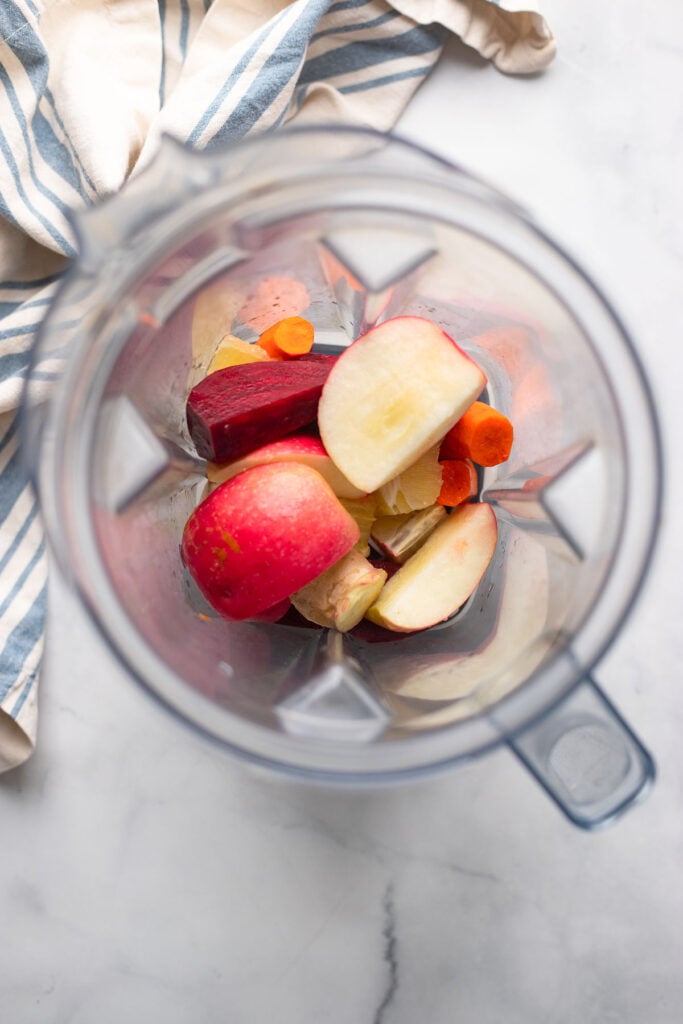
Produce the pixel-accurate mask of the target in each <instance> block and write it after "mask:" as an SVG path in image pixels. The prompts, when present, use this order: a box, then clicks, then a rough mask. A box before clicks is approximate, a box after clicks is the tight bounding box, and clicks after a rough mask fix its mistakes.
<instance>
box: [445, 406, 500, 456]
mask: <svg viewBox="0 0 683 1024" xmlns="http://www.w3.org/2000/svg"><path fill="white" fill-rule="evenodd" d="M512 437H513V431H512V423H511V422H510V420H509V419H508V418H507V416H504V415H503V413H502V412H498V410H497V409H492V408H491V406H490V405H486V403H485V402H473V403H472V405H471V406H470V407H469V409H468V410H467V412H466V413H465V414H464V415H463V416H461V417H460V419H459V420H458V422H457V423H456V424H455V426H454V427H451V429H450V430H449V431H448V433H447V434H446V436H445V437H444V439H443V441H442V442H441V449H440V451H439V458H440V459H472V461H473V462H476V463H478V464H479V465H480V466H497V465H498V464H499V463H501V462H505V460H506V459H507V458H509V455H510V451H511V449H512Z"/></svg>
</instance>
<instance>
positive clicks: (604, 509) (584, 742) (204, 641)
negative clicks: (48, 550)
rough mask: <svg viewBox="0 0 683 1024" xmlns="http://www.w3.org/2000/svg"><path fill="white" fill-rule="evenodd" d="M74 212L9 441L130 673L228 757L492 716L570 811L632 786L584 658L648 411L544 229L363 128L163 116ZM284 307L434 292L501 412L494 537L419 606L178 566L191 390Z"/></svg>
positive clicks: (372, 741)
mask: <svg viewBox="0 0 683 1024" xmlns="http://www.w3.org/2000/svg"><path fill="white" fill-rule="evenodd" d="M76 223H77V230H78V233H79V237H80V257H79V259H78V260H77V262H76V263H75V265H74V266H73V267H72V268H71V269H70V270H69V272H68V273H67V275H66V277H65V278H64V280H63V283H62V285H61V290H60V292H59V294H58V296H57V298H56V300H55V302H54V304H53V306H52V308H51V310H50V312H49V315H48V317H47V319H46V321H45V324H44V327H43V330H42V333H41V336H40V339H39V342H38V344H37V347H36V350H35V353H34V361H33V366H32V371H31V375H30V379H29V382H28V385H27V389H26V395H25V402H24V428H25V441H26V447H27V451H28V455H29V460H30V462H31V465H32V467H33V470H34V478H35V483H36V486H37V489H38V492H39V495H40V500H41V504H42V508H43V512H44V516H45V520H46V524H47V529H48V534H49V537H50V539H51V543H52V548H53V551H54V553H55V555H56V556H57V559H58V560H59V562H60V564H61V568H62V570H63V572H64V573H65V574H66V576H67V578H68V579H69V580H70V582H71V583H72V585H73V586H74V587H75V588H76V589H77V591H78V593H79V594H80V596H81V598H82V600H83V601H84V603H85V605H86V606H87V608H88V609H89V611H90V614H91V616H92V618H93V621H94V622H95V623H96V624H97V626H98V627H99V629H100V630H101V631H102V633H103V635H104V636H105V638H106V639H107V641H108V642H109V644H110V645H111V647H112V649H113V650H114V652H115V653H116V655H117V656H118V658H119V659H120V660H121V661H122V662H123V663H124V665H125V666H126V667H127V669H128V671H129V672H130V674H131V676H133V677H134V678H136V679H138V680H139V681H140V682H141V683H142V684H143V685H144V686H145V687H146V688H147V690H148V691H150V692H151V693H152V694H153V695H155V696H156V697H157V698H158V699H159V700H160V701H161V702H162V703H163V704H164V705H165V706H166V707H167V708H170V709H172V710H173V711H174V712H176V713H177V714H178V715H179V716H180V717H181V718H182V719H183V720H185V721H186V722H189V723H191V724H192V725H194V726H195V727H197V728H198V729H199V730H201V731H202V732H203V733H204V734H205V735H206V736H207V737H211V738H213V739H215V740H217V741H219V742H220V743H221V745H223V746H224V747H225V748H227V749H229V750H230V751H231V752H232V753H234V754H236V755H237V756H238V757H239V758H241V759H243V760H247V761H250V762H255V763H258V764H261V765H265V766H269V767H272V768H275V769H280V770H282V771H284V772H288V773H294V774H298V775H302V776H307V777H310V778H313V779H317V780H319V781H329V782H353V783H361V782H372V781H386V780H398V779H400V778H402V777H407V776H414V775H417V774H421V773H424V772H426V771H428V770H432V769H435V768H437V767H441V766H449V765H453V764H455V763H456V762H458V761H459V760H461V759H465V758H469V757H471V756H473V755H475V754H479V753H482V752H484V751H486V750H488V749H490V748H492V747H493V746H494V745H496V744H500V743H506V744H507V745H508V746H509V747H510V749H511V750H512V751H514V753H515V754H516V755H517V756H518V757H519V758H520V759H521V760H522V761H523V762H524V764H525V765H526V766H527V767H528V768H529V769H530V770H531V771H532V772H533V773H534V775H535V776H536V778H537V779H538V780H539V781H540V782H541V783H542V785H543V786H544V787H545V788H546V790H547V791H548V793H549V794H550V795H551V796H552V797H553V798H554V800H555V801H556V802H557V804H558V805H559V806H560V807H561V808H562V810H563V811H564V812H565V813H566V814H567V815H568V816H569V818H570V819H571V820H572V821H573V822H575V823H576V824H577V825H580V826H582V827H586V828H592V827H595V826H597V825H600V824H602V823H605V822H607V821H609V820H611V819H613V818H614V817H616V816H617V815H618V814H619V813H620V812H621V811H622V810H623V809H625V808H626V807H627V806H628V805H629V804H630V803H632V802H633V801H634V800H635V799H636V798H637V797H639V796H640V795H641V794H642V793H644V792H645V790H646V789H647V787H648V784H649V783H650V781H651V780H652V778H653V776H654V767H653V763H652V760H651V758H650V757H649V755H648V753H647V752H646V751H645V750H644V748H643V747H642V745H641V744H640V742H639V741H638V740H637V738H636V737H635V736H634V735H633V733H632V732H631V730H630V729H629V727H628V726H627V725H626V723H625V722H624V721H623V720H622V719H621V718H620V716H619V715H618V713H617V712H616V710H615V709H614V708H613V707H612V705H611V704H610V702H609V701H608V700H607V698H606V697H605V696H604V695H603V694H602V693H601V691H600V690H599V689H598V687H597V686H596V685H595V683H594V682H593V681H592V679H591V677H590V672H591V670H592V668H593V666H594V665H595V663H596V662H597V660H598V659H599V658H600V656H601V655H602V654H603V653H604V651H605V649H606V647H607V646H608V644H609V643H610V641H611V640H612V639H613V638H614V636H615V635H616V634H617V632H618V631H619V629H620V628H621V626H622V623H623V620H624V617H625V615H626V613H627V611H628V609H629V607H630V606H631V604H632V602H633V600H634V597H635V596H636V594H637V591H638V588H639V586H640V583H641V579H642V576H643V573H644V571H645V569H646V567H647V563H648V561H649V557H650V553H651V548H652V544H653V538H654V536H655V532H656V527H657V517H658V509H659V502H660V486H661V483H660V481H661V469H660V454H659V453H660V449H659V443H658V434H657V426H656V422H655V418H654V414H653V409H652V403H651V400H650V396H649V392H648V388H647V385H646V383H645V380H644V378H643V373H642V370H641V368H640V366H639V364H638V361H637V358H636V356H635V354H634V351H633V349H632V348H631V345H630V343H629V340H628V338H627V336H626V334H625V332H624V329H623V327H622V326H621V325H620V323H619V321H618V319H617V318H616V317H615V315H614V313H613V311H612V310H611V309H610V308H609V306H608V305H607V303H606V302H605V300H604V299H603V298H602V297H601V296H600V295H599V293H598V292H597V291H596V289H595V287H594V286H593V285H592V284H591V282H590V281H589V280H588V279H587V277H586V276H585V275H584V274H583V273H582V272H581V271H580V270H579V269H578V268H577V267H576V265H575V264H574V263H573V262H572V261H571V260H570V259H569V258H568V257H567V255H566V254H565V253H563V252H562V251H561V250H560V249H559V248H558V247H557V246H556V245H554V244H553V243H552V242H551V241H550V240H548V239H547V238H546V237H545V236H544V235H543V234H542V233H541V232H540V231H539V230H538V228H536V227H535V226H534V225H533V224H532V223H531V222H530V221H529V219H528V217H527V216H526V215H525V213H524V212H523V211H522V210H520V209H519V208H518V207H516V206H515V205H513V204H512V203H511V202H510V201H509V200H508V199H507V198H505V197H504V196H502V195H500V194H499V193H498V192H496V191H495V190H494V189H492V188H490V187H488V186H487V185H485V184H483V183H482V182H480V181H478V180H475V179H473V178H472V177H471V176H470V175H468V174H467V173H465V172H464V171H463V170H461V169H459V168H457V167H454V166H453V165H451V164H448V163H446V162H445V161H443V160H441V159H438V158H437V157H435V156H432V155H430V154H428V153H426V152H424V151H422V150H421V149H419V148H417V147H415V146H413V145H409V144H408V143H406V142H404V141H401V140H399V139H397V138H394V137H391V136H385V135H380V134H377V133H374V132H371V131H365V130H362V129H338V128H335V129H331V128H306V129H301V130H290V131H283V132H280V133H275V134H274V135H269V136H265V137H258V138H254V139H249V140H247V141H243V142H240V143H239V144H236V145H234V146H231V147H228V148H225V149H221V150H213V151H211V152H206V153H201V154H197V153H193V152H190V151H189V150H186V149H185V148H183V147H182V146H180V145H179V144H177V143H174V142H173V141H171V140H170V139H165V140H164V141H163V144H162V147H161V151H160V153H159V155H158V156H157V158H156V160H155V162H154V163H153V164H152V165H151V166H150V167H149V168H148V169H146V170H145V171H144V172H143V173H142V174H141V175H140V176H139V177H138V178H137V179H136V180H135V181H134V182H132V183H131V184H130V185H129V186H128V187H127V188H126V189H125V190H124V192H123V193H122V194H121V195H119V196H118V197H116V198H113V199H111V200H109V201H107V202H105V203H104V204H102V205H101V206H99V207H96V208H94V209H92V210H89V211H87V212H86V213H84V214H81V215H79V216H78V218H77V222H76ZM296 314H299V315H303V316H305V317H306V318H307V319H309V320H310V321H312V323H313V324H314V326H315V338H316V350H318V351H322V352H339V351H341V350H343V349H344V348H345V347H346V346H348V345H349V344H350V343H351V342H353V340H354V339H355V338H357V337H358V336H359V335H361V334H362V333H364V332H365V331H367V330H368V329H369V328H370V327H372V326H373V325H375V324H378V323H380V322H382V321H383V320H386V319H388V318H391V317H394V316H398V315H402V314H411V315H416V316H422V317H426V318H428V319H430V320H432V321H434V322H435V323H436V324H438V325H439V326H440V327H441V328H443V330H445V331H446V333H447V334H449V335H451V336H452V337H453V338H454V339H455V340H456V341H457V342H458V344H459V345H460V346H461V347H462V348H463V349H464V350H465V351H466V352H467V353H468V354H469V355H470V356H471V357H472V358H473V359H474V360H475V361H476V362H477V363H478V364H479V365H480V366H481V368H482V369H483V370H484V372H485V373H486V375H487V377H488V392H487V393H488V399H489V400H490V402H491V404H492V405H494V406H495V407H496V408H498V409H500V410H501V411H502V412H503V413H505V414H506V415H507V416H508V417H509V418H510V419H511V420H512V422H513V424H514V428H515V442H514V446H513V450H512V454H511V457H510V459H509V460H508V461H507V462H506V463H504V464H502V465H500V466H496V467H493V468H491V469H485V470H483V472H482V476H481V500H483V501H487V502H489V503H490V504H491V505H492V506H493V508H494V509H495V513H496V516H497V519H498V527H499V537H498V545H497V548H496V552H495V555H494V558H493V561H492V563H491V565H490V567H489V569H488V571H487V573H486V575H485V577H484V578H483V580H482V581H481V583H480V585H479V587H478V588H477V590H476V591H475V593H474V594H473V595H472V597H471V598H470V599H469V600H468V601H467V602H466V604H465V605H464V606H463V607H462V608H461V609H460V610H459V611H458V612H457V614H456V615H455V616H453V617H452V618H451V619H449V620H448V621H446V622H444V623H441V624H440V625H438V626H435V627H433V628H432V629H429V630H426V631H425V632H422V633H418V634H413V635H409V636H401V635H400V634H396V635H395V638H392V639H391V640H390V641H388V642H374V641H376V639H377V637H375V636H373V635H372V633H371V631H370V630H366V631H365V632H364V631H363V630H362V629H361V630H360V631H359V632H358V635H349V634H345V635H341V634H339V633H335V632H333V631H328V630H324V629H320V628H318V627H315V626H313V625H312V624H311V627H310V628H299V627H294V626H288V625H284V624H278V623H258V622H228V621H226V620H224V619H222V618H219V617H218V616H217V615H216V614H215V613H214V612H213V611H212V609H211V608H210V607H209V606H208V605H206V604H205V603H204V601H203V599H202V598H201V596H200V595H199V592H198V591H197V589H196V588H195V586H194V584H193V583H192V581H191V580H190V578H189V576H188V574H187V573H186V571H185V570H184V568H183V565H182V562H181V558H180V554H179V543H180V538H181V535H182V530H183V526H184V523H185V521H186V519H187V517H188V516H189V514H190V512H191V511H192V510H193V508H194V507H195V506H196V504H197V503H198V501H199V500H201V498H202V497H203V496H204V494H205V493H206V488H207V482H206V477H205V474H204V463H203V462H202V461H201V460H200V459H199V458H197V456H196V453H195V451H194V448H193V445H192V443H191V441H190V438H189V436H188V432H187V426H186V422H185V402H186V399H187V395H188V392H189V390H190V389H191V387H192V386H193V385H194V384H195V383H197V381H199V380H200V379H201V378H202V377H203V376H204V375H205V372H206V368H207V366H208V364H209V361H210V359H211V356H212V353H213V351H214V349H215V347H216V344H217V343H218V341H219V340H220V339H221V337H222V336H224V335H225V334H226V333H232V334H233V335H236V336H237V337H239V338H242V339H244V340H246V341H252V340H254V339H255V338H256V337H258V335H259V333H260V332H261V331H263V330H264V329H265V328H266V327H268V326H269V325H270V324H272V323H273V322H274V321H276V320H278V319H281V318H282V317H284V316H289V315H296ZM55 377H56V378H57V381H56V383H53V385H52V386H51V387H50V385H49V381H50V380H54V378H55ZM312 528H314V524H312ZM383 639H384V640H385V641H386V637H384V638H383Z"/></svg>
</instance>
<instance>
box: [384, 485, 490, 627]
mask: <svg viewBox="0 0 683 1024" xmlns="http://www.w3.org/2000/svg"><path fill="white" fill-rule="evenodd" d="M497 538H498V524H497V521H496V517H495V514H494V511H493V509H492V508H491V506H490V505H487V504H486V503H485V502H478V503H476V504H472V505H461V506H460V507H459V508H457V509H456V510H455V511H454V512H452V513H451V514H450V515H449V516H446V518H445V519H444V520H443V521H442V523H441V524H440V525H439V526H437V528H436V529H435V530H434V532H433V533H432V535H431V536H430V537H429V538H428V539H427V540H426V541H425V543H424V544H423V545H422V547H421V548H420V549H419V550H418V551H416V553H415V554H414V555H413V556H412V557H411V558H409V559H408V561H407V562H406V563H405V565H402V566H401V568H400V569H399V570H398V572H397V573H396V575H395V576H392V578H391V579H390V580H389V581H388V582H387V583H386V584H385V586H384V587H383V588H382V591H381V593H380V595H379V598H378V599H377V601H376V602H375V604H374V605H372V607H371V608H370V609H369V610H368V612H367V618H369V619H370V621H371V622H375V623H377V625H379V626H385V627H386V628H387V629H393V630H396V631H397V632H400V633H403V632H406V633H407V632H411V631H412V630H417V629H428V628H429V626H434V625H435V624H436V623H437V622H443V620H444V619H447V618H449V617H450V616H451V615H453V614H454V613H455V612H456V611H457V610H458V608H460V606H461V605H463V604H464V603H465V601H466V600H467V598H468V597H469V596H470V594H472V593H473V591H474V590H475V589H476V587H477V585H478V584H479V581H480V580H481V578H482V576H483V575H484V573H485V571H486V569H487V567H488V565H489V562H490V561H491V559H492V558H493V552H494V551H495V548H496V541H497Z"/></svg>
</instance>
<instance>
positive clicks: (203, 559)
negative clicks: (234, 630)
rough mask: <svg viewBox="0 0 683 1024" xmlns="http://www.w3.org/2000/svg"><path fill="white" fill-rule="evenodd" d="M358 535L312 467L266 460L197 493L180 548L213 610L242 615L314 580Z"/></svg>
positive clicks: (261, 608)
mask: <svg viewBox="0 0 683 1024" xmlns="http://www.w3.org/2000/svg"><path fill="white" fill-rule="evenodd" d="M312 524H315V528H314V529H313V528H312ZM358 536H359V530H358V526H357V525H356V523H355V522H354V520H353V519H352V518H351V516H350V515H349V514H348V512H347V511H346V510H345V509H344V508H343V507H342V506H341V505H340V503H339V501H338V500H337V498H336V496H335V495H334V493H333V491H332V489H331V488H330V487H329V485H328V484H327V483H326V482H325V481H324V480H323V478H322V477H321V476H320V474H319V473H316V471H315V470H314V469H310V467H308V466H302V465H299V464H297V463H271V464H269V465H264V466H255V467H254V468H252V469H247V470H245V471H244V472H243V473H240V474H239V476H236V477H233V478H232V480H228V481H227V482H226V483H224V484H221V486H220V487H218V488H217V489H216V490H215V491H213V492H212V493H211V494H210V495H209V496H208V498H205V499H204V501H203V502H201V504H200V505H199V506H198V507H197V508H196V509H195V510H194V512H193V513H192V515H191V516H190V517H189V519H188V521H187V523H186V524H185V529H184V531H183V538H182V544H181V553H182V558H183V561H184V563H185V565H186V566H187V568H188V570H189V572H190V574H191V576H192V578H193V579H194V581H195V583H196V584H197V586H198V587H199V589H200V590H201V592H202V594H203V595H204V597H205V598H206V599H207V601H208V602H209V604H211V605H212V607H213V608H215V610H216V611H217V612H219V613H220V614H221V615H224V616H225V617H226V618H230V619H248V618H250V617H252V616H255V615H258V613H260V612H263V611H265V610H266V609H270V608H272V607H273V606H274V605H277V604H278V602H280V601H283V600H284V599H285V598H287V597H289V596H290V595H291V594H293V593H294V592H295V591H297V590H300V589H301V588H302V587H304V586H306V584H307V583H310V582H311V580H314V579H315V578H316V577H317V576H319V575H320V574H321V573H322V572H324V571H325V570H326V569H328V568H329V567H330V566H331V565H333V564H334V563H335V562H336V561H338V560H339V559H340V558H341V557H342V556H343V555H345V554H346V553H347V552H348V551H350V550H351V548H352V547H353V545H354V544H355V543H356V541H357V540H358Z"/></svg>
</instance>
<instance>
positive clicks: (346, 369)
mask: <svg viewBox="0 0 683 1024" xmlns="http://www.w3.org/2000/svg"><path fill="white" fill-rule="evenodd" d="M485 385H486V377H485V375H484V373H483V372H482V371H481V370H480V369H479V367H478V366H477V365H476V363H474V362H473V361H472V360H471V359H470V358H469V356H467V355H466V354H465V353H464V352H463V351H462V349H460V348H459V347H458V346H457V345H456V343H455V342H454V341H453V340H452V338H449V337H448V335H447V334H445V333H444V332H443V331H442V330H441V329H440V328H439V327H437V326H436V324H433V323H431V322H430V321H429V320H425V319H423V318H422V317H415V316H404V317H397V318H395V319H393V320H386V321H385V322H384V323H382V324H380V325H379V326H378V327H374V328H372V329H371V330H370V331H368V333H367V334H365V335H364V336H363V337H361V338H358V340H357V341H355V342H354V343H353V344H352V345H350V346H349V348H348V349H346V350H345V351H344V352H343V353H342V355H341V356H339V358H338V359H337V362H336V363H335V365H334V367H333V368H332V370H331V372H330V374H329V377H328V378H327V380H326V382H325V386H324V387H323V391H322V396H321V399H320V405H319V409H318V425H319V428H320V435H321V437H322V440H323V444H324V445H325V447H326V449H327V451H328V452H329V454H330V455H331V457H332V459H333V460H334V462H336V464H337V465H338V466H339V468H340V470H341V471H342V473H344V475H345V476H346V477H348V479H349V480H350V481H351V482H352V483H353V484H355V485H356V487H359V488H361V489H362V490H365V491H368V492H370V491H374V490H377V488H379V487H381V486H382V485H383V484H385V483H387V481H388V480H391V479H392V478H393V477H396V476H398V474H399V473H401V472H402V471H403V470H404V469H407V467H408V466H410V465H412V463H414V462H415V461H416V460H417V459H418V458H419V457H420V456H421V455H422V454H424V452H426V451H427V450H428V449H429V448H431V447H432V446H433V445H435V444H436V443H437V442H439V441H440V440H441V439H442V437H443V436H444V434H445V433H446V432H447V431H448V430H450V428H451V427H452V426H453V425H454V424H455V423H456V421H457V420H458V419H460V417H461V416H462V414H463V413H464V412H465V410H466V409H467V408H468V407H469V406H470V405H471V404H472V402H473V401H474V400H475V399H476V398H477V397H478V396H479V394H481V392H482V390H483V389H484V387H485Z"/></svg>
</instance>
